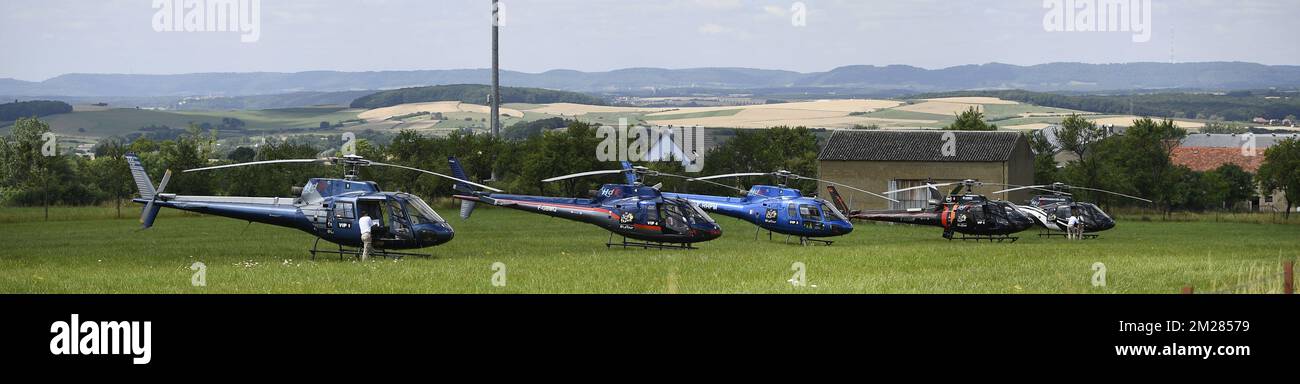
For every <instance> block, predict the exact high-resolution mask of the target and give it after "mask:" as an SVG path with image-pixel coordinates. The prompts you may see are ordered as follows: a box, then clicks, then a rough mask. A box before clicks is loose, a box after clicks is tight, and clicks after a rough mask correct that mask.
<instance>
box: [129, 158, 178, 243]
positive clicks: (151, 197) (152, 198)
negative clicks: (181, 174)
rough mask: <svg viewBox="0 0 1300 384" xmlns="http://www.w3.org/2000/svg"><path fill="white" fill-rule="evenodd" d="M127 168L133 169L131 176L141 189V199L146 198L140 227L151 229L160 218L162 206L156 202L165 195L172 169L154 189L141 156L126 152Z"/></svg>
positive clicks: (137, 187) (136, 185) (141, 213)
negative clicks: (142, 163) (155, 220)
mask: <svg viewBox="0 0 1300 384" xmlns="http://www.w3.org/2000/svg"><path fill="white" fill-rule="evenodd" d="M126 164H127V168H130V169H131V177H132V178H134V179H135V187H136V189H138V190H139V191H140V199H141V200H145V201H146V202H145V205H144V210H143V211H142V212H140V228H141V229H149V227H152V226H153V222H154V219H157V218H158V211H159V210H160V209H161V208H162V207H161V206H159V205H157V204H155V203H156V202H157V201H158V200H159V198H160V197H163V191H164V190H166V189H167V181H168V180H171V178H172V171H171V170H168V171H167V173H165V174H163V178H162V184H158V189H154V187H153V182H152V181H150V180H149V174H148V173H147V172H145V171H144V166H143V165H141V164H140V158H139V157H137V156H136V155H135V154H134V153H128V154H126ZM168 196H173V195H168Z"/></svg>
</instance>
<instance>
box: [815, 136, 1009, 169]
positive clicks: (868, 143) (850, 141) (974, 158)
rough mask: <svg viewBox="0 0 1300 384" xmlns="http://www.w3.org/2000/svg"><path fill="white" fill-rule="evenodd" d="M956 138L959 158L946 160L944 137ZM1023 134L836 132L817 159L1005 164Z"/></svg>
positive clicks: (957, 156) (951, 157) (956, 156)
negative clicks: (948, 135) (947, 134)
mask: <svg viewBox="0 0 1300 384" xmlns="http://www.w3.org/2000/svg"><path fill="white" fill-rule="evenodd" d="M945 133H952V134H953V135H954V137H953V138H954V139H955V143H956V145H955V146H954V147H955V148H954V149H956V154H955V155H954V156H943V153H942V152H941V150H942V148H943V144H944V140H943V135H944V134H945ZM1020 140H1022V139H1021V134H1020V132H1011V131H939V130H924V131H919V130H917V131H892V130H870V131H845V130H840V131H835V132H833V133H831V137H830V138H828V139H827V140H826V145H825V146H824V147H822V151H821V153H820V154H818V155H817V160H831V161H932V162H1003V161H1007V160H1009V159H1011V153H1012V152H1014V151H1015V149H1016V145H1017V143H1018V141H1020Z"/></svg>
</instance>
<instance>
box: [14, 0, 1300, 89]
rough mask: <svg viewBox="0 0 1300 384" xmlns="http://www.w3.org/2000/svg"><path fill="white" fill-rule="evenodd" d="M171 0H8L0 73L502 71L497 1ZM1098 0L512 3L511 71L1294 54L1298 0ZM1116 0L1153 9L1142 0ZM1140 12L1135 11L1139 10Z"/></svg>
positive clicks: (507, 23) (506, 57) (505, 58)
mask: <svg viewBox="0 0 1300 384" xmlns="http://www.w3.org/2000/svg"><path fill="white" fill-rule="evenodd" d="M172 1H173V0H3V1H0V78H16V79H20V80H28V81H40V80H45V79H48V78H51V77H54V76H58V75H61V74H67V73H128V74H175V73H196V72H299V71H310V70H338V71H381V70H419V69H457V68H485V67H489V66H490V65H491V61H490V58H491V56H490V45H489V44H490V41H491V29H490V28H491V21H492V20H491V3H490V1H489V0H297V1H289V0H258V1H257V4H258V6H257V7H256V9H258V10H259V12H258V13H259V14H260V18H259V20H257V22H253V19H251V18H248V19H246V20H247V21H249V22H248V23H247V25H250V26H256V28H248V29H246V30H247V31H252V30H254V29H255V30H256V31H257V35H256V36H255V37H256V39H255V41H251V42H244V41H241V40H242V39H243V38H241V36H247V37H249V38H250V39H251V38H252V37H253V36H252V35H251V34H244V33H241V32H232V31H217V30H215V25H214V24H216V23H211V24H209V23H206V21H202V22H200V23H196V24H191V27H193V28H197V29H199V30H197V31H189V32H187V31H167V30H166V29H167V28H166V27H180V29H184V28H185V26H184V21H183V20H184V17H182V18H179V19H176V18H171V19H173V20H170V21H171V22H170V23H168V20H166V19H168V18H163V17H161V16H160V12H161V11H160V10H161V9H163V8H162V7H163V3H171V2H172ZM190 1H197V2H199V3H203V4H205V5H211V4H207V3H213V2H220V1H235V2H241V3H249V4H251V3H252V2H253V1H254V0H190ZM1093 1H1096V0H969V1H950V0H857V1H854V0H803V1H784V0H782V1H768V0H754V1H746V0H640V1H635V0H502V3H503V4H504V7H503V8H504V10H505V12H504V19H503V23H502V24H503V25H502V26H501V28H500V35H501V43H500V44H501V50H502V52H501V66H502V68H503V69H508V70H516V71H524V72H544V71H547V70H553V69H574V70H581V71H607V70H613V69H620V68H631V67H658V68H698V67H748V68H764V69H783V70H793V71H799V72H817V71H826V70H830V69H833V68H836V67H839V66H845V65H891V64H904V65H912V66H918V67H924V68H931V69H934V68H944V67H949V66H955V65H964V64H983V63H990V62H1000V63H1008V64H1018V65H1033V64H1041V63H1049V62H1085V63H1122V62H1138V61H1153V62H1198V61H1246V62H1256V63H1263V64H1273V65H1279V64H1284V65H1300V48H1298V46H1297V44H1296V41H1295V37H1296V36H1297V35H1300V33H1298V32H1297V31H1298V30H1300V28H1297V23H1296V15H1300V1H1296V0H1250V1H1247V0H1237V1H1232V0H1145V1H1149V3H1150V4H1151V6H1150V9H1151V13H1150V16H1151V18H1150V20H1151V22H1150V25H1149V26H1148V27H1147V28H1145V29H1146V30H1147V31H1149V32H1150V36H1149V40H1147V41H1142V42H1135V41H1134V40H1135V37H1134V36H1135V35H1138V34H1137V33H1135V32H1133V31H1118V30H1115V31H1112V30H1106V31H1052V30H1051V29H1064V28H1065V26H1064V24H1059V23H1052V24H1050V25H1049V23H1048V22H1047V19H1051V18H1050V17H1049V15H1050V14H1051V13H1052V12H1053V11H1054V10H1061V12H1064V9H1065V8H1066V7H1068V5H1074V6H1075V7H1080V8H1081V9H1082V7H1084V5H1083V4H1082V3H1092V2H1093ZM1103 1H1105V0H1103ZM1111 1H1113V0H1111ZM1123 1H1124V2H1125V3H1129V2H1132V1H1136V4H1138V5H1137V6H1132V7H1130V8H1131V9H1133V10H1141V9H1143V7H1142V6H1141V4H1142V1H1144V0H1123ZM1055 3H1059V5H1058V4H1055ZM156 5H157V7H155V6H156ZM250 8H251V7H250ZM173 10H174V9H173ZM181 11H182V12H183V11H185V9H184V8H183V6H182V9H181ZM182 15H184V13H182ZM1129 15H1134V16H1137V17H1135V18H1134V20H1141V18H1140V16H1138V15H1140V12H1131V13H1129ZM1075 17H1079V16H1078V15H1077V14H1076V15H1075ZM199 19H202V20H205V19H204V18H199ZM160 20H161V21H160ZM1053 20H1062V18H1055V19H1053ZM1081 21H1082V22H1081V23H1079V24H1078V25H1081V26H1086V25H1088V23H1087V21H1086V20H1081ZM1069 24H1074V23H1069ZM1053 25H1054V26H1061V28H1057V27H1052V26H1053ZM1071 26H1073V25H1071ZM1071 29H1074V28H1071ZM1139 40H1140V39H1139Z"/></svg>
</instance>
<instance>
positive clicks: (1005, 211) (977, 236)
mask: <svg viewBox="0 0 1300 384" xmlns="http://www.w3.org/2000/svg"><path fill="white" fill-rule="evenodd" d="M984 184H992V185H1006V184H997V183H983V182H980V181H976V180H969V179H968V180H963V181H957V182H951V183H940V184H933V183H926V184H925V185H922V186H918V187H912V188H903V189H899V190H894V191H888V192H884V193H883V194H884V195H889V194H893V193H897V192H903V191H910V190H914V189H921V188H925V189H927V190H929V191H930V199H929V206H930V207H929V208H914V209H907V210H888V211H852V212H850V214H849V218H852V219H859V220H874V221H885V222H893V223H904V224H919V225H931V226H936V227H942V228H943V237H944V238H945V239H948V240H953V239H958V240H976V241H980V240H989V241H997V242H1002V241H1011V242H1015V241H1016V240H1018V239H1019V237H1015V236H1011V235H1012V234H1014V233H1017V232H1020V231H1023V230H1026V229H1029V228H1030V227H1033V226H1034V220H1033V219H1031V218H1029V216H1026V215H1025V214H1024V213H1022V212H1021V211H1020V210H1019V209H1017V208H1016V205H1015V204H1011V203H1010V202H1006V201H998V200H989V199H987V198H985V197H984V196H982V195H977V194H973V193H971V188H973V187H976V186H980V185H984ZM949 185H956V186H957V187H956V188H953V190H952V192H950V193H949V194H948V196H945V197H941V195H940V194H939V187H944V186H949ZM963 188H964V189H966V192H964V193H962V189H963ZM828 191H829V192H830V193H831V196H832V199H831V200H832V201H834V202H836V203H837V204H843V201H844V200H843V199H842V198H840V196H839V194H838V193H837V192H835V190H834V188H828ZM842 209H843V207H842ZM954 233H958V234H961V236H960V237H955V236H954Z"/></svg>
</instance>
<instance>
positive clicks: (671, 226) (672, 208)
mask: <svg viewBox="0 0 1300 384" xmlns="http://www.w3.org/2000/svg"><path fill="white" fill-rule="evenodd" d="M659 209H661V211H660V212H659V216H660V217H662V218H663V221H664V225H663V226H664V229H666V230H669V231H671V232H677V233H682V232H686V230H687V229H688V228H687V227H686V217H685V216H684V215H682V211H681V208H679V207H678V206H677V204H660V205H659Z"/></svg>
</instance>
